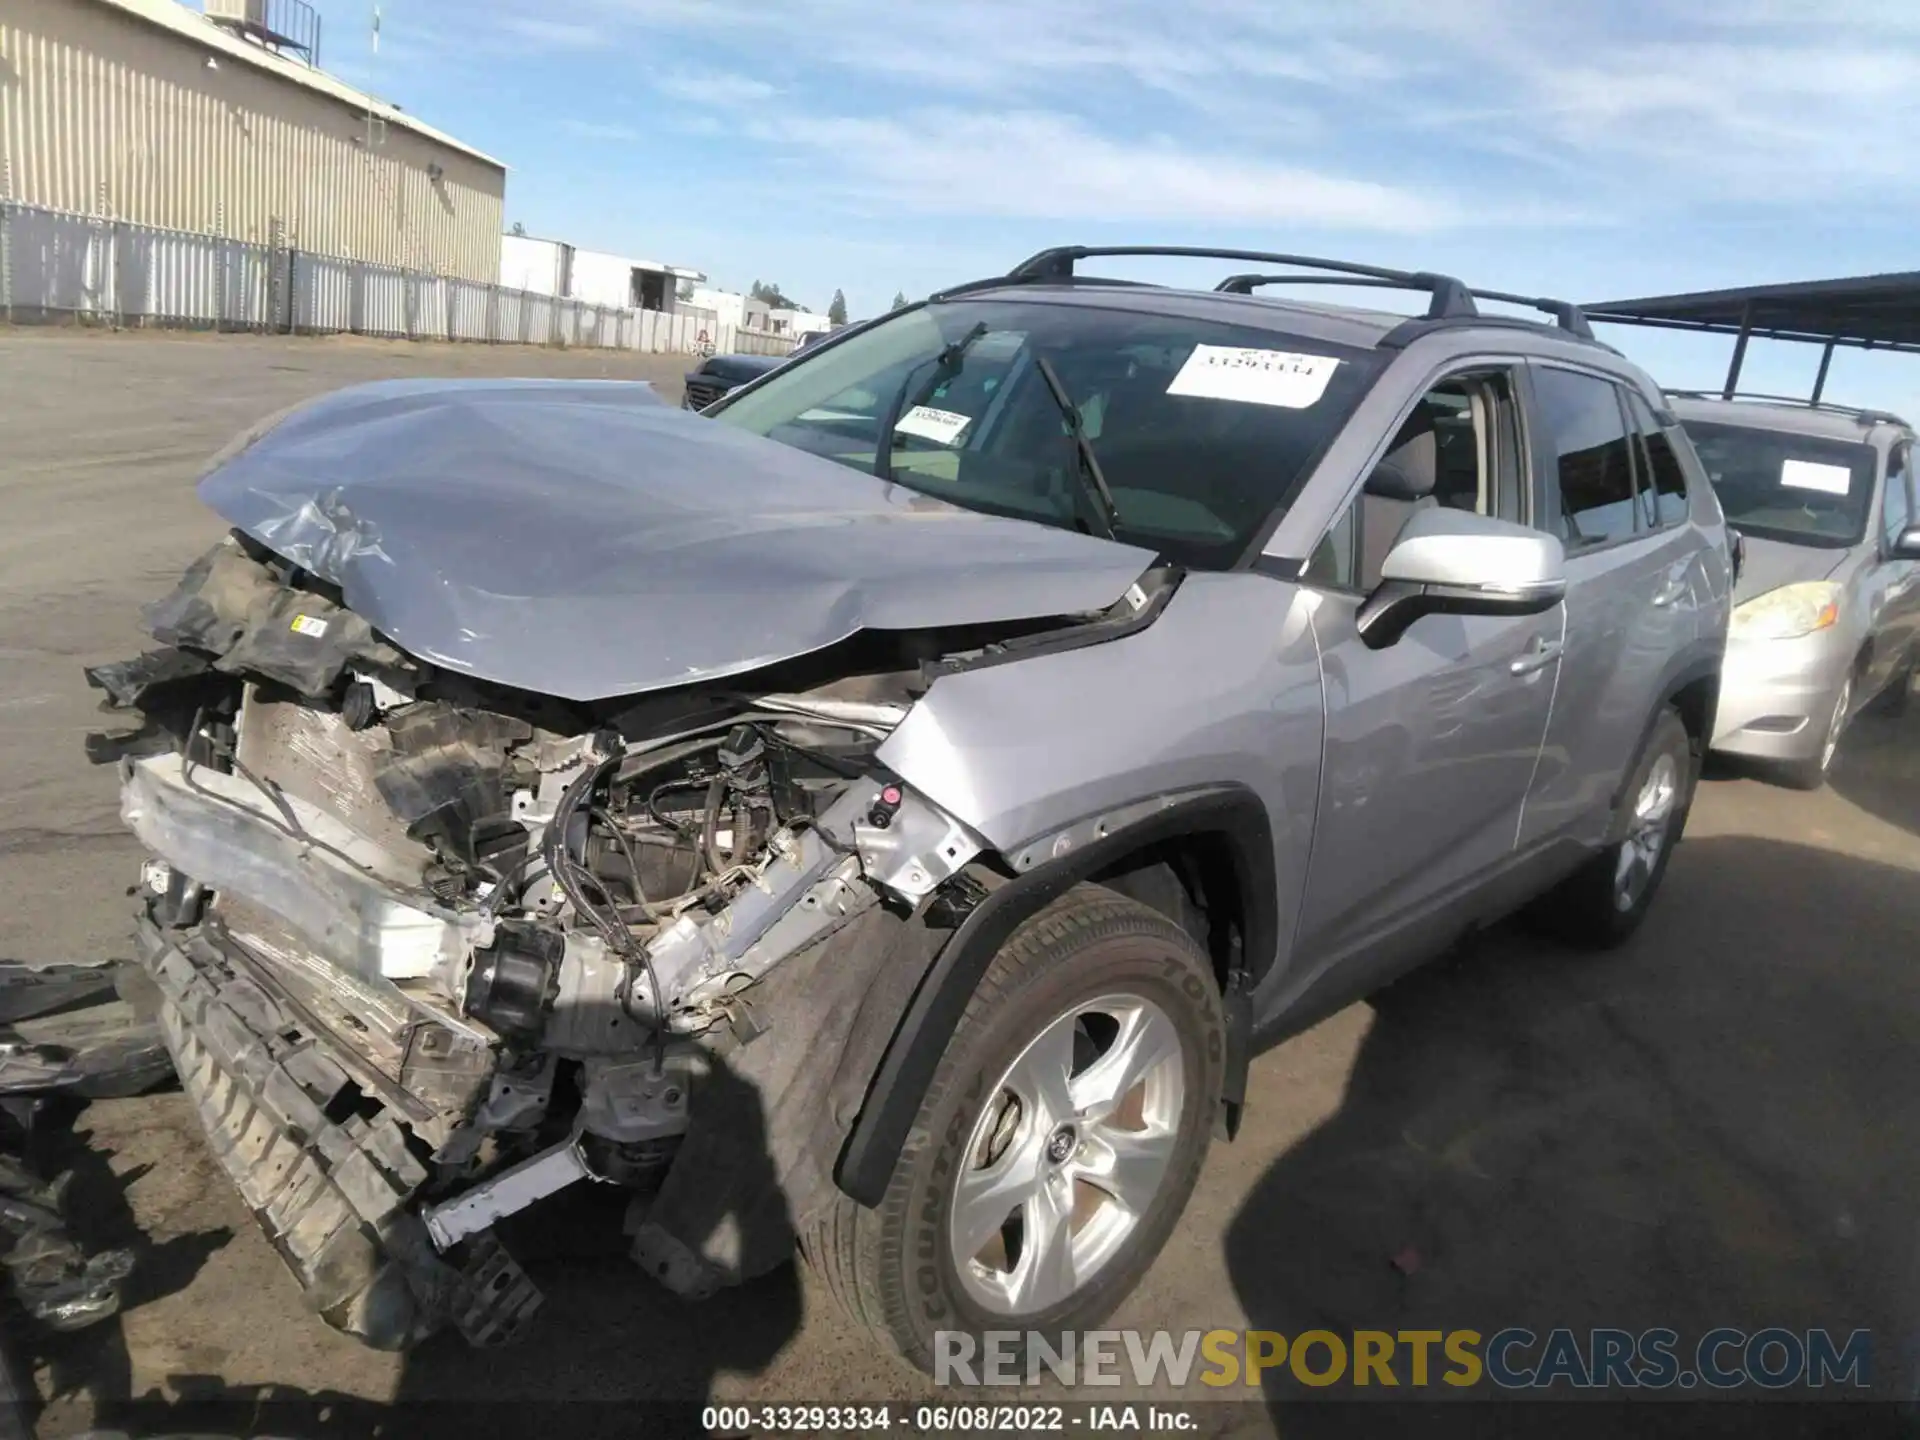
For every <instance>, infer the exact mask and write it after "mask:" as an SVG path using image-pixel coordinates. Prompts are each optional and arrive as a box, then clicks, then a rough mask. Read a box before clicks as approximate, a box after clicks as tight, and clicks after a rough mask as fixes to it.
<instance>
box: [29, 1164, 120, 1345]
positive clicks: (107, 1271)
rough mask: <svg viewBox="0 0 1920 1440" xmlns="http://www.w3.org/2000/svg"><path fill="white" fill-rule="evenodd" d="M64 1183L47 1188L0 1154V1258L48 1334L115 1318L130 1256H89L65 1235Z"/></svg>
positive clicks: (109, 1253)
mask: <svg viewBox="0 0 1920 1440" xmlns="http://www.w3.org/2000/svg"><path fill="white" fill-rule="evenodd" d="M67 1178H68V1177H67V1176H65V1175H61V1176H59V1177H57V1178H55V1179H54V1180H51V1181H45V1180H42V1179H41V1178H40V1177H39V1176H38V1175H36V1174H34V1173H33V1172H32V1171H31V1170H29V1169H28V1168H27V1166H26V1164H25V1163H24V1162H23V1161H21V1160H19V1159H16V1158H15V1157H13V1156H10V1155H0V1235H3V1236H4V1238H5V1242H6V1244H7V1246H8V1249H7V1250H6V1252H5V1253H4V1254H3V1255H0V1265H4V1266H5V1267H6V1274H7V1284H8V1286H9V1288H10V1289H11V1290H12V1292H13V1297H14V1299H15V1300H17V1301H18V1302H19V1303H20V1308H21V1309H23V1310H25V1311H26V1313H27V1314H28V1315H29V1316H30V1317H32V1318H33V1319H34V1320H36V1321H38V1322H39V1323H40V1324H42V1325H44V1326H46V1327H47V1328H48V1329H49V1330H81V1329H84V1328H85V1327H87V1326H88V1325H92V1324H95V1323H97V1322H99V1321H101V1320H105V1319H107V1318H108V1317H109V1316H111V1315H114V1314H116V1313H118V1311H119V1309H120V1298H121V1294H122V1292H123V1290H124V1289H125V1286H126V1282H127V1279H128V1277H129V1276H131V1275H132V1274H133V1252H131V1251H129V1250H99V1251H95V1252H94V1253H92V1254H89V1253H87V1251H86V1250H84V1249H83V1248H82V1247H81V1246H80V1244H79V1242H77V1241H76V1240H75V1239H74V1238H73V1237H72V1236H71V1235H69V1234H68V1233H67V1222H66V1215H65V1203H64V1202H65V1199H66V1190H67Z"/></svg>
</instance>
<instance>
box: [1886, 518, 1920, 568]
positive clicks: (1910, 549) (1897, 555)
mask: <svg viewBox="0 0 1920 1440" xmlns="http://www.w3.org/2000/svg"><path fill="white" fill-rule="evenodd" d="M1892 558H1893V559H1895V560H1920V525H1909V526H1907V528H1906V529H1904V530H1902V531H1901V532H1900V536H1899V538H1898V539H1896V540H1895V541H1894V542H1893V555H1892Z"/></svg>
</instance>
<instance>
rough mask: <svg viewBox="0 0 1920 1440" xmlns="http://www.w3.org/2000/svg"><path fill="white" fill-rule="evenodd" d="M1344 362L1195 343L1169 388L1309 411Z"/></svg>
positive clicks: (1175, 392)
mask: <svg viewBox="0 0 1920 1440" xmlns="http://www.w3.org/2000/svg"><path fill="white" fill-rule="evenodd" d="M1339 364H1340V362H1339V361H1338V360H1336V359H1334V358H1333V357H1332V356H1331V355H1296V354H1294V353H1293V352H1292V351H1290V350H1241V349H1238V348H1236V347H1234V346H1231V345H1196V346H1194V347H1193V354H1191V355H1189V356H1188V357H1187V363H1186V364H1184V365H1182V366H1181V367H1180V373H1179V374H1178V375H1176V376H1174V377H1173V383H1172V384H1171V385H1169V386H1167V394H1169V395H1198V396H1201V397H1203V398H1205V399H1208V400H1238V401H1239V402H1241V403H1242V404H1244V405H1278V406H1281V407H1282V408H1283V409H1287V410H1304V409H1306V408H1307V407H1308V406H1309V405H1312V404H1314V403H1316V402H1317V401H1318V400H1319V399H1320V397H1321V396H1322V395H1324V394H1326V393H1327V382H1328V381H1329V380H1331V379H1333V372H1334V370H1335V369H1337V368H1338V367H1339Z"/></svg>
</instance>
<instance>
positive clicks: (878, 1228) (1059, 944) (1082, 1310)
mask: <svg viewBox="0 0 1920 1440" xmlns="http://www.w3.org/2000/svg"><path fill="white" fill-rule="evenodd" d="M1225 1051H1226V1045H1225V1025H1224V1021H1223V1019H1222V1014H1221V1006H1220V993H1219V986H1218V984H1217V983H1216V982H1215V980H1214V976H1213V971H1212V967H1211V965H1210V964H1209V962H1208V960H1207V957H1206V956H1205V955H1204V954H1203V953H1202V952H1201V950H1200V949H1199V947H1198V946H1197V945H1195V943H1194V941H1193V940H1192V938H1191V937H1190V936H1188V935H1187V933H1186V932H1185V931H1183V930H1181V929H1180V928H1179V927H1178V926H1176V925H1174V924H1173V923H1172V922H1171V921H1169V920H1167V919H1166V918H1165V917H1163V916H1162V915H1160V914H1159V913H1158V912H1156V911H1154V910H1151V909H1149V908H1147V907H1146V906H1144V905H1141V904H1139V903H1137V902H1135V901H1132V900H1128V899H1125V898H1123V897H1121V896H1118V895H1115V894H1114V893H1113V892H1112V891H1109V890H1105V889H1102V888H1101V887H1098V886H1094V885H1082V886H1079V887H1077V888H1076V889H1074V890H1072V891H1069V892H1068V893H1067V894H1066V895H1065V896H1063V897H1062V898H1061V899H1060V900H1058V901H1056V902H1055V903H1053V904H1052V905H1050V906H1048V907H1047V908H1046V909H1044V910H1042V911H1041V912H1040V913H1039V914H1038V915H1036V916H1034V917H1033V918H1032V919H1031V920H1029V921H1028V922H1027V923H1026V924H1025V925H1023V926H1021V928H1020V929H1018V930H1017V931H1015V932H1014V934H1013V936H1012V938H1011V939H1010V940H1008V942H1007V944H1006V945H1005V946H1004V947H1003V948H1002V949H1001V951H1000V952H999V953H998V954H997V955H996V956H994V958H993V961H992V963H991V964H990V965H989V966H988V968H987V972H986V974H985V975H984V976H983V977H982V979H981V981H980V985H979V988H978V989H977V990H976V991H975V993H974V996H973V999H972V1000H971V1001H970V1002H969V1004H968V1006H967V1009H966V1011H965V1013H964V1014H963V1015H962V1017H961V1020H960V1023H959V1025H958V1026H957V1027H956V1028H955V1030H954V1033H953V1036H952V1038H951V1039H950V1040H949V1041H948V1043H947V1049H946V1053H945V1055H944V1056H943V1057H942V1059H941V1062H940V1065H939V1068H938V1070H937V1071H936V1072H935V1075H934V1078H933V1082H932V1084H931V1085H930V1086H929V1087H928V1091H927V1096H926V1099H925V1100H924V1101H923V1102H922V1104H921V1107H920V1111H919V1114H918V1115H917V1116H916V1118H915V1120H914V1124H913V1128H912V1130H911V1131H910V1132H909V1134H908V1137H907V1141H906V1144H905V1146H904V1147H903V1149H902V1151H901V1154H900V1160H899V1163H898V1165H897V1166H896V1167H895V1169H894V1174H893V1180H892V1183H891V1184H890V1185H889V1187H888V1189H887V1193H886V1195H885V1197H884V1198H883V1199H882V1201H881V1203H880V1205H879V1206H878V1207H877V1208H875V1209H873V1210H867V1209H863V1208H862V1207H860V1206H858V1205H856V1204H855V1203H854V1202H853V1201H851V1200H849V1199H846V1198H845V1197H839V1198H838V1200H837V1201H836V1204H835V1207H834V1208H833V1209H832V1210H831V1211H829V1213H828V1214H827V1216H826V1217H825V1218H824V1219H823V1220H822V1221H821V1222H820V1223H819V1224H817V1225H815V1226H813V1227H811V1228H810V1229H809V1231H808V1232H807V1233H806V1234H805V1235H804V1236H803V1237H802V1241H801V1253H802V1255H803V1257H804V1258H805V1260H806V1262H807V1264H808V1265H809V1266H810V1267H811V1268H812V1269H814V1270H815V1271H816V1272H818V1273H819V1274H820V1275H821V1276H822V1277H823V1278H824V1279H825V1280H826V1282H827V1285H828V1287H829V1289H830V1290H831V1291H832V1292H833V1293H834V1295H835V1297H836V1298H837V1299H838V1300H839V1301H840V1303H841V1304H842V1306H844V1307H845V1308H846V1309H847V1310H848V1311H849V1313H850V1314H851V1315H852V1317H853V1318H854V1319H855V1320H857V1321H859V1322H860V1323H862V1324H863V1325H866V1326H867V1327H868V1328H870V1329H872V1330H873V1331H874V1332H875V1333H876V1334H878V1335H880V1336H881V1337H883V1338H884V1339H885V1340H886V1341H887V1342H888V1343H889V1344H890V1345H892V1346H893V1347H894V1348H895V1349H896V1350H898V1351H899V1352H900V1354H901V1355H902V1356H903V1357H904V1358H905V1359H906V1360H907V1361H908V1362H909V1363H911V1364H913V1365H915V1366H918V1367H919V1368H920V1369H922V1370H926V1371H929V1372H931V1371H932V1370H933V1367H934V1336H935V1334H936V1333H937V1332H940V1331H961V1332H965V1333H969V1334H972V1335H974V1336H976V1337H977V1336H978V1335H979V1334H980V1333H981V1332H982V1331H986V1330H1015V1329H1033V1330H1041V1331H1044V1332H1047V1333H1049V1334H1052V1335H1055V1336H1056V1337H1057V1332H1059V1331H1062V1330H1084V1329H1088V1328H1091V1327H1094V1326H1096V1325H1098V1324H1099V1323H1100V1321H1101V1320H1103V1319H1104V1318H1105V1317H1106V1316H1107V1315H1108V1314H1110V1313H1111V1312H1112V1310H1113V1308H1114V1307H1115V1306H1116V1305H1118V1304H1119V1303H1120V1301H1121V1300H1122V1299H1124V1298H1125V1296H1126V1295H1127V1293H1128V1292H1129V1291H1131V1290H1132V1289H1133V1287H1134V1286H1135V1285H1136V1284H1137V1283H1138V1282H1139V1280H1140V1277H1141V1276H1142V1275H1144V1274H1145V1273H1146V1271H1147V1268H1148V1267H1149V1266H1150V1265H1151V1264H1152V1263H1153V1260H1154V1258H1155V1256H1157V1255H1158V1254H1159V1252H1160V1249H1161V1247H1162V1246H1163V1245H1164V1244H1165V1243H1166V1239H1167V1236H1168V1235H1169V1234H1170V1233H1171V1232H1172V1230H1173V1226H1174V1224H1175V1222H1176V1221H1177V1220H1178V1219H1179V1216H1180V1212H1181V1211H1182V1209H1184V1208H1185V1205H1186V1202H1187V1198H1188V1196H1189V1195H1190V1194H1191V1193H1192V1191H1193V1187H1194V1184H1195V1182H1196V1181H1197V1180H1198V1179H1199V1176H1200V1168H1201V1165H1202V1163H1203V1162H1204V1161H1205V1159H1206V1153H1207V1144H1208V1140H1209V1139H1210V1137H1211V1134H1212V1130H1213V1123H1214V1116H1215V1112H1216V1110H1217V1108H1218V1105H1219V1095H1220V1086H1221V1076H1222V1069H1223V1065H1224V1057H1225Z"/></svg>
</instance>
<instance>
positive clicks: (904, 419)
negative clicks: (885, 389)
mask: <svg viewBox="0 0 1920 1440" xmlns="http://www.w3.org/2000/svg"><path fill="white" fill-rule="evenodd" d="M972 423H973V417H972V416H971V415H956V414H954V413H953V411H951V410H936V409H934V408H933V407H932V406H931V405H916V406H914V407H913V409H911V410H909V411H907V413H906V414H904V415H902V416H901V417H900V420H899V423H898V424H896V425H895V426H894V427H893V428H894V430H895V431H896V432H898V433H899V434H902V435H918V436H919V437H920V438H921V439H922V440H931V441H933V442H934V444H936V445H957V444H959V443H960V436H961V433H962V432H963V431H965V430H966V428H967V426H969V425H971V424H972Z"/></svg>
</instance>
